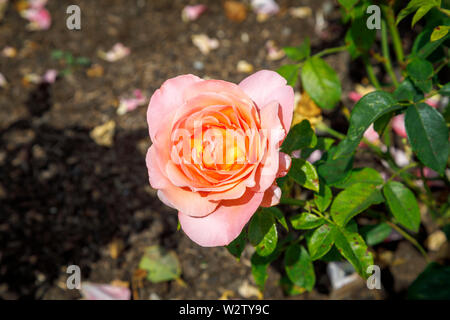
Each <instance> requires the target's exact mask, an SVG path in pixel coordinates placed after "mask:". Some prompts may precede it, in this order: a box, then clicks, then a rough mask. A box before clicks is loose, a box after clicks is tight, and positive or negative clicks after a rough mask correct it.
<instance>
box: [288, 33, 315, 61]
mask: <svg viewBox="0 0 450 320" xmlns="http://www.w3.org/2000/svg"><path fill="white" fill-rule="evenodd" d="M283 50H284V52H285V53H286V56H288V58H289V59H292V60H294V61H301V60H303V59H305V58H307V57H309V55H310V53H311V46H310V44H309V37H306V38H305V40H304V41H303V43H302V44H301V45H300V46H298V47H284V48H283Z"/></svg>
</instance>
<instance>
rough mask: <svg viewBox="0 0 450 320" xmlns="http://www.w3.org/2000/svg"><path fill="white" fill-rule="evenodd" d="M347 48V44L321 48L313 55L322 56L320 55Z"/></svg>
mask: <svg viewBox="0 0 450 320" xmlns="http://www.w3.org/2000/svg"><path fill="white" fill-rule="evenodd" d="M347 49H348V46H347V45H344V46H340V47H334V48H328V49H325V50H322V51H320V52H318V53H316V54H315V55H314V56H315V57H322V56H325V55H327V54H332V53H336V52H341V51H345V50H347Z"/></svg>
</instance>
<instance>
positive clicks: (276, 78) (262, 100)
mask: <svg viewBox="0 0 450 320" xmlns="http://www.w3.org/2000/svg"><path fill="white" fill-rule="evenodd" d="M239 87H241V88H242V89H243V90H244V91H245V92H246V93H247V94H248V95H249V96H250V98H251V99H252V100H253V101H254V102H255V103H256V105H257V107H258V108H262V107H264V106H265V105H267V104H268V103H269V102H271V101H277V102H278V103H279V104H280V106H281V110H280V113H281V120H282V123H283V127H284V129H285V130H286V132H288V131H289V128H290V126H291V122H292V116H293V112H294V89H292V87H291V86H288V85H287V83H286V80H285V79H284V78H283V77H282V76H280V75H279V74H278V73H276V72H273V71H268V70H261V71H258V72H256V73H254V74H252V75H251V76H249V77H247V78H245V79H244V80H242V82H241V83H239Z"/></svg>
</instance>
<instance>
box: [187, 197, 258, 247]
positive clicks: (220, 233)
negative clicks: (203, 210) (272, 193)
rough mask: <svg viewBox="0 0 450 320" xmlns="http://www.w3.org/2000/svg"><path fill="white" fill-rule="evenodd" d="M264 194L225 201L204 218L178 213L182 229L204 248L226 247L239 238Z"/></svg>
mask: <svg viewBox="0 0 450 320" xmlns="http://www.w3.org/2000/svg"><path fill="white" fill-rule="evenodd" d="M263 196H264V193H261V192H257V193H246V194H245V195H244V196H243V197H242V198H240V199H237V200H228V201H223V202H222V203H221V205H220V206H219V207H218V208H217V210H216V211H214V212H213V213H211V214H210V215H208V216H206V217H203V218H194V217H190V216H188V215H186V214H184V213H182V212H178V219H179V220H180V224H181V228H182V229H183V231H184V232H185V233H186V235H187V236H188V237H189V238H191V240H192V241H194V242H196V243H197V244H199V245H201V246H203V247H215V246H225V245H228V244H229V243H230V242H231V241H233V240H234V239H236V238H237V236H239V234H240V233H241V231H242V228H244V226H245V224H246V223H247V222H248V221H249V220H250V218H251V216H252V215H253V214H254V213H255V211H256V210H257V209H258V207H259V205H260V204H261V201H262V199H263Z"/></svg>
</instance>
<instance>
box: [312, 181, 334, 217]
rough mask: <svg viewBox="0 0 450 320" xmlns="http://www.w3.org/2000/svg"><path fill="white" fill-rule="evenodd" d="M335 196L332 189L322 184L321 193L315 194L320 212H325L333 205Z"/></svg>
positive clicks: (315, 201) (315, 200)
mask: <svg viewBox="0 0 450 320" xmlns="http://www.w3.org/2000/svg"><path fill="white" fill-rule="evenodd" d="M332 198H333V194H332V193H331V189H330V187H329V186H327V185H326V184H325V183H320V188H319V193H315V194H314V203H315V204H316V207H317V209H319V211H320V212H325V210H327V208H328V206H329V205H330V203H331V199H332Z"/></svg>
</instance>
